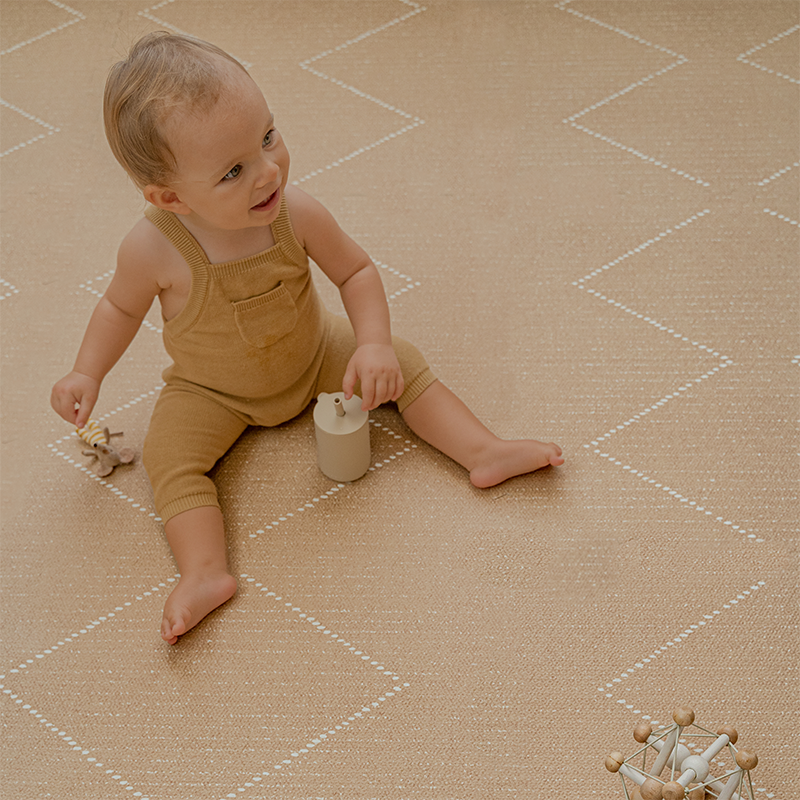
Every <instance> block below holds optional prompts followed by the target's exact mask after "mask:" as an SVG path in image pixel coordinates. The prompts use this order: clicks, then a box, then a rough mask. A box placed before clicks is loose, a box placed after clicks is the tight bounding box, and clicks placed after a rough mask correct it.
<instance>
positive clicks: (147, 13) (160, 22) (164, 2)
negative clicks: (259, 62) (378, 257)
mask: <svg viewBox="0 0 800 800" xmlns="http://www.w3.org/2000/svg"><path fill="white" fill-rule="evenodd" d="M174 2H175V0H162V1H161V2H160V3H156V4H155V5H154V6H150V7H149V8H146V9H144V11H140V12H139V16H140V17H144V18H145V19H149V20H150V21H151V22H155V23H156V24H157V25H162V26H163V27H165V28H169V29H170V30H171V31H174V32H175V33H181V34H184V35H186V36H191V35H192V34H190V33H188V32H187V31H184V30H181V29H180V28H176V27H175V26H174V25H172V24H171V23H169V22H167V21H166V20H164V19H161V18H160V17H156V16H155V15H153V14H151V13H150V12H151V11H158V10H159V9H160V8H164V6H168V5H170V3H174ZM234 58H235V59H236V60H237V61H238V62H239V63H240V64H241V65H242V66H243V67H244V68H245V69H250V68H251V67H252V66H253V65H252V64H251V63H250V62H249V61H245V60H244V59H243V58H239V57H238V56H234Z"/></svg>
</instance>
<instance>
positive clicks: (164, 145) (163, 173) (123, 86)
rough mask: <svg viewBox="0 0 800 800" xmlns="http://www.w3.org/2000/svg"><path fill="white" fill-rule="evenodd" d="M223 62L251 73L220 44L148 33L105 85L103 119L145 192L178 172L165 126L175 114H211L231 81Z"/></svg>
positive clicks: (112, 142)
mask: <svg viewBox="0 0 800 800" xmlns="http://www.w3.org/2000/svg"><path fill="white" fill-rule="evenodd" d="M220 59H225V60H226V61H228V62H231V63H233V64H235V65H236V66H237V67H238V68H239V69H241V70H242V71H243V72H244V73H245V74H247V70H245V68H244V67H243V66H242V65H241V64H240V63H239V62H238V61H237V60H236V59H235V58H233V57H232V56H230V55H228V54H227V53H226V52H225V51H224V50H221V49H220V48H219V47H217V46H216V45H213V44H210V43H209V42H204V41H203V40H202V39H195V38H194V37H191V36H184V35H183V34H175V33H167V32H166V31H157V32H155V33H148V34H147V35H146V36H143V37H142V38H141V39H139V41H138V42H136V44H134V46H133V47H132V48H131V51H130V53H129V54H128V57H127V58H126V59H125V60H124V61H120V62H119V63H117V64H115V65H114V66H113V67H112V68H111V71H110V72H109V75H108V80H107V81H106V89H105V95H104V98H103V118H104V121H105V128H106V138H107V139H108V143H109V145H110V146H111V150H112V152H113V153H114V157H115V158H116V159H117V161H119V163H120V164H121V165H122V167H123V169H124V170H125V171H126V172H127V173H128V175H130V177H131V178H132V180H133V182H134V183H135V184H136V185H137V186H138V187H139V188H140V189H143V188H144V187H145V186H147V185H148V184H154V185H156V186H164V185H166V184H167V183H168V181H169V180H170V178H172V177H174V174H175V169H176V165H175V157H174V156H173V154H172V151H171V150H170V148H169V144H168V142H167V140H166V138H165V137H164V134H163V129H164V123H165V121H166V119H167V118H168V117H169V115H170V114H171V113H172V112H173V111H175V110H188V111H200V112H202V111H208V110H209V109H211V108H212V107H213V106H214V104H215V103H216V102H217V100H218V99H219V96H220V93H221V90H222V87H223V85H224V84H225V81H226V79H229V75H230V73H228V74H226V70H225V67H224V64H223V63H221V62H220Z"/></svg>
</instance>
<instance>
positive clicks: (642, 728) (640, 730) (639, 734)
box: [633, 720, 653, 744]
mask: <svg viewBox="0 0 800 800" xmlns="http://www.w3.org/2000/svg"><path fill="white" fill-rule="evenodd" d="M652 732H653V726H652V725H651V724H650V723H649V722H645V721H644V720H642V722H640V723H638V724H637V725H636V727H635V728H634V729H633V738H634V739H636V741H637V742H639V744H644V743H645V742H646V741H647V739H648V737H649V736H650V734H651V733H652Z"/></svg>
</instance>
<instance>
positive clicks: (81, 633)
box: [0, 575, 179, 694]
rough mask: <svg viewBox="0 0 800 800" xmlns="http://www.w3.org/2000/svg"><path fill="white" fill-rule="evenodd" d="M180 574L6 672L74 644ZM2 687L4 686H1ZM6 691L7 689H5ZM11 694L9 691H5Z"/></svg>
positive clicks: (27, 666)
mask: <svg viewBox="0 0 800 800" xmlns="http://www.w3.org/2000/svg"><path fill="white" fill-rule="evenodd" d="M178 577H179V576H177V575H176V576H175V577H174V578H167V579H166V582H165V583H159V584H158V586H151V587H150V589H149V590H148V591H144V592H141V593H140V594H137V595H134V599H132V600H126V601H125V602H124V603H123V604H122V605H121V606H117V607H116V608H115V609H114V610H113V611H107V612H106V613H105V614H104V615H103V616H101V617H97V619H93V620H92V621H91V622H88V623H86V624H85V625H83V626H82V627H81V628H79V629H77V633H70V634H69V635H68V636H65V637H64V641H59V642H57V643H56V644H53V645H50V647H48V648H47V649H46V650H42V652H41V653H36V654H35V655H34V656H33V657H32V658H28V659H26V660H25V661H23V662H21V663H20V664H18V665H17V666H16V667H13V668H11V669H8V670H7V671H6V672H7V674H8V675H16V674H24V673H25V672H26V671H27V670H29V669H30V667H31V666H32V665H34V664H38V663H39V661H40V660H41V659H44V658H46V657H47V656H51V655H52V654H53V653H54V652H55V651H56V650H58V649H59V648H61V647H66V646H67V645H69V644H72V643H73V642H74V641H75V639H78V638H80V637H81V636H85V635H87V634H89V633H91V632H92V631H93V630H94V629H95V628H98V627H100V626H101V625H102V624H103V623H104V622H107V621H108V620H110V619H113V618H114V617H116V615H117V613H118V612H120V611H125V609H126V608H130V607H131V606H132V605H133V604H134V603H136V602H141V601H142V600H144V599H145V598H146V597H150V596H152V595H153V594H154V593H156V592H160V591H161V590H162V589H169V588H170V587H169V586H168V585H167V584H168V583H174V582H175V581H176V580H177V579H178ZM6 677H7V675H6V674H3V675H0V680H5V679H6ZM0 688H3V687H2V686H0ZM4 691H5V690H4ZM5 693H6V694H9V692H7V691H6V692H5Z"/></svg>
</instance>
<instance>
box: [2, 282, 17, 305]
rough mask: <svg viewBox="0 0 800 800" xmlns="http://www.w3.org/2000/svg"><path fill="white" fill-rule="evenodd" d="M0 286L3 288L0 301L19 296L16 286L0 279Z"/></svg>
mask: <svg viewBox="0 0 800 800" xmlns="http://www.w3.org/2000/svg"><path fill="white" fill-rule="evenodd" d="M0 286H2V287H4V288H3V290H2V291H3V293H2V294H0V300H6V299H7V298H9V297H13V296H14V295H15V294H19V289H17V287H16V286H14V285H13V284H11V283H9V282H8V281H4V280H3V279H2V278H0Z"/></svg>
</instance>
